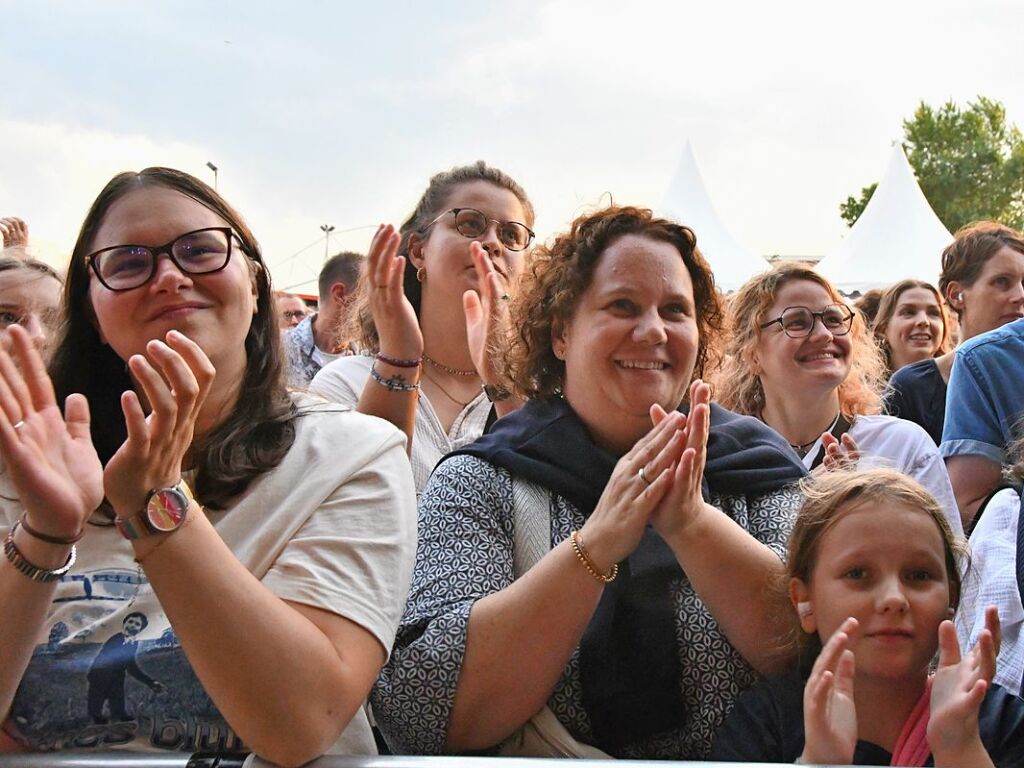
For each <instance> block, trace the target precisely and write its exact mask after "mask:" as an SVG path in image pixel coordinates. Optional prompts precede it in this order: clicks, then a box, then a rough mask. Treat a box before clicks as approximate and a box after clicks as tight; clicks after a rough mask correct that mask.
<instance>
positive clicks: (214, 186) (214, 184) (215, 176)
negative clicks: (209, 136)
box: [206, 160, 217, 190]
mask: <svg viewBox="0 0 1024 768" xmlns="http://www.w3.org/2000/svg"><path fill="white" fill-rule="evenodd" d="M206 167H207V168H209V169H210V170H211V171H213V188H214V190H216V189H217V166H216V165H214V164H213V163H211V162H210V161H209V160H207V161H206Z"/></svg>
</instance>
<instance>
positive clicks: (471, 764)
mask: <svg viewBox="0 0 1024 768" xmlns="http://www.w3.org/2000/svg"><path fill="white" fill-rule="evenodd" d="M623 764H625V765H628V766H630V767H631V768H664V766H665V765H672V764H676V765H684V763H683V762H682V761H679V762H678V763H672V762H666V761H664V760H657V761H654V760H587V761H585V766H586V768H616V766H622V765H623ZM271 765H272V764H271V763H267V762H264V761H263V760H260V759H259V758H257V757H255V756H253V755H249V756H248V757H246V756H242V755H203V754H196V755H188V754H185V753H166V754H165V753H159V752H158V753H153V752H46V753H38V752H36V753H32V754H11V755H0V767H2V768H108V766H110V767H112V768H271ZM685 765H686V766H688V768H691V767H692V768H753V766H755V765H761V766H767V765H778V764H770V763H756V764H755V763H708V762H703V761H702V762H686V763H685ZM307 768H566V761H565V760H564V759H540V758H524V757H411V756H410V757H403V756H401V755H386V756H385V755H380V756H376V755H372V756H363V757H335V756H327V757H321V758H320V759H318V760H314V761H313V762H311V763H308V765H307Z"/></svg>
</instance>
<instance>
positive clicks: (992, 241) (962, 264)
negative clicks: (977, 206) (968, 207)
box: [939, 221, 1024, 317]
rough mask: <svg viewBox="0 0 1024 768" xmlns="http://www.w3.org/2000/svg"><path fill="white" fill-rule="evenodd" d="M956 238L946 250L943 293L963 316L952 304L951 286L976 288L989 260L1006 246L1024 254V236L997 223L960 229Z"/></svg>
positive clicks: (943, 263) (953, 308)
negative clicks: (958, 285)
mask: <svg viewBox="0 0 1024 768" xmlns="http://www.w3.org/2000/svg"><path fill="white" fill-rule="evenodd" d="M953 237H954V240H953V242H952V243H950V244H949V245H947V246H946V248H945V250H943V251H942V274H941V275H939V292H940V293H941V294H942V297H943V298H944V299H945V300H946V303H947V304H949V308H950V309H952V310H953V311H954V312H956V315H957V317H960V316H961V314H962V310H960V309H957V308H956V307H954V306H953V304H952V303H951V302H950V301H949V296H948V295H947V294H948V290H947V289H948V288H949V284H950V283H952V282H958V283H962V284H964V285H966V286H970V285H973V284H974V281H975V280H977V279H978V276H979V275H980V274H981V270H983V269H984V268H985V264H986V263H987V262H988V260H989V259H991V258H992V257H993V256H995V255H996V253H997V252H998V251H1000V250H1002V249H1003V248H1004V247H1006V248H1012V249H1013V250H1015V251H1017V252H1018V253H1021V254H1024V235H1021V233H1020V232H1018V231H1017V230H1015V229H1012V228H1010V227H1007V226H1004V225H1002V224H999V223H998V222H995V221H975V222H973V223H971V224H968V225H966V226H964V227H961V228H960V229H958V230H957V231H956V234H955V235H954V236H953Z"/></svg>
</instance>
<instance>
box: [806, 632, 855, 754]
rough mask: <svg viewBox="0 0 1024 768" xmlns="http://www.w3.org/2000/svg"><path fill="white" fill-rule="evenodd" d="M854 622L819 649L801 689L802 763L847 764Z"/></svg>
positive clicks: (852, 730)
mask: <svg viewBox="0 0 1024 768" xmlns="http://www.w3.org/2000/svg"><path fill="white" fill-rule="evenodd" d="M857 628H858V624H857V620H856V619H855V618H853V617H850V618H848V619H847V620H846V621H844V622H843V623H842V624H841V625H840V626H839V629H837V630H836V631H835V633H834V634H833V635H832V637H830V638H829V639H828V642H827V643H825V647H824V648H822V649H821V653H820V654H818V658H817V660H816V661H815V662H814V667H813V668H812V669H811V675H810V677H809V678H807V685H806V686H805V687H804V752H803V754H802V755H801V756H800V762H803V763H815V764H819V763H826V764H835V765H849V764H850V763H851V762H852V761H853V751H854V749H855V748H856V746H857V709H856V707H855V706H854V702H853V677H854V667H855V664H854V657H853V651H851V650H850V648H849V644H850V638H851V637H852V636H853V634H854V633H855V632H856V631H857Z"/></svg>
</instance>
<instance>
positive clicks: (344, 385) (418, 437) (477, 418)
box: [309, 355, 491, 496]
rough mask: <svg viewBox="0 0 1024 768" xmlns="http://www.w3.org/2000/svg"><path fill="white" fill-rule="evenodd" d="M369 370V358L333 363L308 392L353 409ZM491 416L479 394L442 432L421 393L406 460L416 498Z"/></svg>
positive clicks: (314, 378) (479, 432)
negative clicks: (438, 468) (433, 474)
mask: <svg viewBox="0 0 1024 768" xmlns="http://www.w3.org/2000/svg"><path fill="white" fill-rule="evenodd" d="M372 367H373V358H372V357H370V356H368V355H356V356H352V357H344V358H342V359H340V360H335V361H334V362H333V363H331V364H330V365H328V366H327V367H325V368H323V369H321V371H320V372H319V373H318V374H317V375H316V376H314V377H313V381H311V382H310V384H309V391H310V392H312V393H313V394H314V395H319V396H320V397H322V398H324V399H325V400H330V401H331V402H335V403H341V404H342V405H347V406H350V407H352V408H354V407H355V406H356V403H358V402H359V396H360V395H361V394H362V393H363V387H365V386H366V382H367V381H369V380H370V368H372ZM375 386H376V385H375ZM490 413H491V403H490V401H488V399H487V397H486V396H485V395H484V394H483V392H481V393H480V394H479V395H477V397H476V398H475V399H474V400H473V401H471V402H470V403H469V404H468V405H467V406H466V407H465V408H463V409H462V413H460V414H459V415H458V416H457V417H456V419H455V421H454V422H452V426H451V429H449V430H448V431H447V432H445V430H444V427H442V426H441V420H440V419H439V418H438V417H437V413H436V411H434V407H433V406H432V405H431V404H430V400H429V399H427V398H426V397H425V396H424V395H423V393H422V392H420V396H419V404H418V406H417V408H416V421H415V422H414V424H413V439H412V455H411V456H410V457H409V458H410V459H411V460H412V474H413V477H414V478H415V480H416V494H417V496H418V495H419V494H421V493H423V489H424V488H425V487H426V485H427V480H429V479H430V473H431V472H433V471H434V467H436V466H437V462H439V461H440V460H441V459H443V458H444V457H445V456H447V455H448V454H449V453H451V452H452V451H457V450H458V449H459V448H462V447H464V446H466V445H469V444H470V443H472V442H473V441H474V440H476V439H477V438H478V437H480V435H482V434H483V433H484V427H486V426H487V417H488V416H489V415H490Z"/></svg>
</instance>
